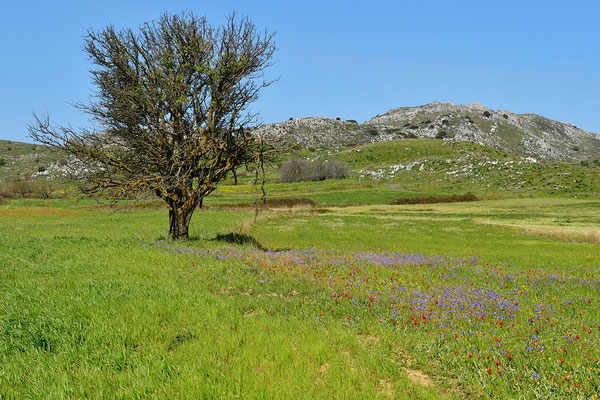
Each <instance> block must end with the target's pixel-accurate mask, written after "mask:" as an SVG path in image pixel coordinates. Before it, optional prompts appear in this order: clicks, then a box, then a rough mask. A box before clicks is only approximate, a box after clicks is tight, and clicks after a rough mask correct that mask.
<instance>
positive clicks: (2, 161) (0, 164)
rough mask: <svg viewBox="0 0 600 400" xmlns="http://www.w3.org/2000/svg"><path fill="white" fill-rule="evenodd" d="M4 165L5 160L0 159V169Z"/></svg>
mask: <svg viewBox="0 0 600 400" xmlns="http://www.w3.org/2000/svg"><path fill="white" fill-rule="evenodd" d="M3 165H6V160H5V159H4V158H0V167H1V166H3Z"/></svg>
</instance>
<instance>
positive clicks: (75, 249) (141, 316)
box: [0, 194, 600, 398]
mask: <svg viewBox="0 0 600 400" xmlns="http://www.w3.org/2000/svg"><path fill="white" fill-rule="evenodd" d="M338 196H342V194H339V195H338ZM350 196H351V197H354V196H355V195H354V194H350ZM597 208H598V202H597V200H576V199H560V198H558V199H556V198H555V199H552V198H549V199H512V200H500V201H484V202H476V203H456V204H434V205H410V206H355V207H343V208H330V209H329V212H327V213H325V214H311V215H304V212H303V211H301V210H299V211H298V212H291V213H290V212H283V213H272V212H269V213H265V214H262V215H261V216H259V220H258V223H257V224H256V225H254V226H253V227H252V228H251V229H250V230H246V233H247V234H249V235H251V237H253V238H255V239H257V240H258V241H259V242H260V243H261V244H262V245H263V246H264V247H266V248H272V249H276V248H309V247H317V248H324V249H326V248H330V249H344V250H345V251H346V250H360V251H363V250H375V251H386V250H391V251H416V252H421V253H427V254H431V255H438V254H449V255H457V256H467V257H473V256H478V257H480V258H481V259H482V261H481V262H490V263H493V264H494V265H505V266H510V268H513V269H516V270H525V269H527V268H530V267H535V268H542V269H546V270H551V269H552V268H554V267H561V268H564V267H566V266H571V265H583V264H587V265H590V266H596V265H597V264H598V263H599V261H600V256H599V255H598V254H599V253H598V251H597V250H598V245H597V244H591V243H578V242H567V241H564V240H557V239H556V238H551V237H545V236H542V235H531V234H524V233H521V232H520V231H518V230H516V229H515V226H521V227H527V226H547V227H553V228H558V229H567V228H568V229H571V230H572V229H593V228H594V227H595V226H597V225H598V222H600V221H599V218H598V216H597ZM252 216H253V214H252V212H248V213H245V212H232V211H210V210H205V211H201V210H199V211H197V213H196V214H195V216H194V219H193V221H192V227H191V235H192V238H193V239H192V240H191V241H189V242H187V243H186V245H187V246H192V247H193V248H196V249H209V250H210V249H218V248H225V247H228V246H230V244H229V243H226V242H223V241H219V240H215V239H216V238H217V235H218V234H227V233H231V232H238V231H239V229H240V226H241V225H242V223H243V222H244V221H248V220H252ZM166 219H167V218H166V213H165V211H164V210H140V211H132V212H127V213H123V212H117V213H114V212H111V211H110V210H107V209H103V208H97V207H95V206H94V203H93V202H92V201H89V200H87V201H71V200H52V201H49V202H44V201H40V200H37V201H36V200H15V201H6V202H5V203H4V204H3V205H0V221H1V223H0V235H1V236H0V237H1V238H2V241H1V244H0V247H1V251H0V274H1V277H2V278H1V279H0V286H1V287H2V290H0V304H1V313H0V330H1V332H2V335H0V395H1V396H3V397H4V398H24V397H30V398H147V397H158V398H235V397H236V396H239V397H242V398H331V397H333V398H367V397H368V398H377V397H381V398H385V397H387V396H388V395H389V394H392V395H393V396H394V397H395V398H438V397H440V396H444V397H448V398H450V397H465V396H466V397H470V396H475V397H477V396H482V397H487V396H489V394H490V393H491V392H490V391H489V388H487V389H485V390H483V391H481V390H479V389H477V388H476V387H473V385H474V384H475V383H476V381H475V380H473V379H475V378H473V377H471V378H469V380H468V381H465V382H468V383H465V385H466V386H461V387H460V390H459V391H453V390H452V387H453V386H456V385H457V382H456V381H447V380H446V379H457V377H459V376H460V373H459V372H460V371H459V370H456V368H458V367H457V366H456V365H455V364H452V363H454V361H452V360H445V359H444V360H442V362H443V363H446V362H448V363H449V364H448V365H449V366H452V365H453V367H452V368H451V369H448V370H447V371H444V370H443V369H439V368H438V369H431V368H430V367H428V365H430V361H432V360H431V359H429V358H428V357H427V355H426V353H420V351H422V350H423V347H422V346H417V347H415V348H414V349H411V346H410V340H416V339H415V337H414V336H411V335H408V336H403V334H402V333H400V332H398V331H396V330H394V329H390V327H389V326H387V325H385V326H381V325H380V324H378V323H376V322H375V321H370V320H369V319H368V318H366V317H363V318H362V319H353V320H351V321H346V319H345V317H344V316H345V314H346V313H350V312H352V309H351V308H350V309H348V308H344V307H341V308H340V309H339V310H337V311H336V313H335V315H331V316H328V317H327V318H322V317H319V312H322V311H323V310H324V309H329V307H330V304H331V301H332V300H331V297H330V294H329V292H328V290H330V289H327V290H323V287H322V286H321V285H320V284H317V283H311V282H310V281H297V280H295V279H288V278H285V276H284V279H277V280H275V281H273V283H271V284H269V285H265V284H261V283H259V282H258V281H257V278H256V275H253V274H252V273H248V272H247V269H246V268H247V267H246V265H245V264H244V263H242V262H240V261H233V260H229V261H217V260H214V259H210V258H202V257H200V258H198V257H196V256H192V255H188V256H180V255H175V254H170V253H168V252H165V251H162V250H160V249H158V248H152V247H151V248H148V247H145V246H144V245H143V244H144V243H150V242H151V241H152V240H155V239H158V238H161V237H162V236H163V235H164V233H165V231H166V222H167V221H166ZM508 225H510V226H508ZM244 226H248V225H247V224H244ZM565 238H568V235H567V236H565ZM508 262H510V264H506V263H508ZM349 315H350V314H349ZM407 341H408V342H407ZM425 344H426V342H424V344H423V345H425ZM417 349H421V350H419V352H418V353H415V352H414V351H415V350H417ZM409 360H413V361H412V364H411V362H409ZM444 365H445V364H444ZM406 368H409V369H408V371H409V373H408V375H407V372H405V371H406ZM411 368H412V369H411ZM415 368H417V369H422V370H423V371H425V373H427V374H429V375H430V377H429V378H428V379H432V380H433V381H435V382H436V383H435V386H423V385H421V384H419V383H417V382H416V381H414V380H411V379H409V377H408V376H409V375H411V376H414V374H415V372H410V371H414V369H415ZM469 376H470V375H469ZM490 384H491V385H492V388H493V389H494V390H496V391H497V393H499V397H503V396H502V395H501V394H504V395H508V394H510V393H512V392H511V391H510V390H508V389H506V388H504V387H503V386H502V385H504V384H506V382H503V381H498V382H497V383H496V385H497V386H493V385H494V383H493V382H492V383H490ZM523 390H525V389H523ZM523 393H530V394H531V393H533V392H528V391H527V390H525V391H524V392H523ZM543 393H545V392H543ZM547 393H554V392H547Z"/></svg>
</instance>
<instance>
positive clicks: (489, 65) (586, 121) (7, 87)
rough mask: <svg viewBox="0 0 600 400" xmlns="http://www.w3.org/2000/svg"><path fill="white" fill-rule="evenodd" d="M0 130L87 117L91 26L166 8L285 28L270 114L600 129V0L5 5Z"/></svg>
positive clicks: (266, 97) (22, 137) (20, 130)
mask: <svg viewBox="0 0 600 400" xmlns="http://www.w3.org/2000/svg"><path fill="white" fill-rule="evenodd" d="M2 11H3V12H2V21H1V22H2V23H1V24H0V50H1V53H0V54H2V62H0V94H1V96H0V118H1V120H2V124H1V126H0V139H10V140H19V141H31V140H30V139H29V138H28V137H27V130H26V125H27V123H28V121H29V120H30V119H31V112H32V111H33V110H35V111H37V112H38V113H45V112H48V113H49V115H50V117H51V120H52V121H54V122H58V123H63V124H66V123H70V124H72V125H73V126H86V125H87V120H86V117H85V116H83V115H81V114H80V113H79V112H78V111H76V110H74V109H73V108H72V107H71V106H70V103H73V102H76V101H85V100H86V99H87V97H88V96H89V95H90V94H91V92H92V90H93V87H92V86H91V85H90V79H89V73H88V69H89V68H90V63H89V62H88V60H87V57H86V55H85V54H84V53H83V51H82V50H81V46H82V44H83V38H82V37H83V35H84V34H85V32H86V30H87V29H88V28H91V29H93V30H99V29H101V28H103V27H104V26H106V25H108V24H111V23H112V24H114V25H115V26H116V27H137V26H139V25H140V24H142V23H143V22H145V21H150V20H152V19H156V18H157V17H159V16H160V15H161V14H162V13H163V12H169V13H178V12H181V11H192V12H194V13H195V14H197V15H205V16H206V17H207V18H208V19H209V20H210V22H211V23H213V24H214V25H219V24H221V23H222V22H223V21H224V19H225V17H226V16H227V15H228V14H230V13H231V12H233V11H237V12H239V13H242V14H245V15H248V16H249V17H250V19H251V20H252V21H253V22H254V23H255V24H256V25H257V26H258V27H259V28H264V29H269V30H271V31H276V32H277V35H276V42H277V47H278V48H279V50H278V52H277V55H276V58H277V60H278V62H277V64H276V65H274V66H273V67H272V68H271V69H270V70H269V75H270V76H271V77H280V78H281V79H280V80H279V82H277V83H275V84H274V85H273V86H271V87H269V88H266V89H265V90H264V91H263V92H262V93H261V98H260V100H259V101H258V102H257V103H255V105H254V107H255V110H257V111H259V112H260V113H261V116H262V121H263V122H265V123H270V122H279V121H282V120H286V119H288V118H289V117H295V118H298V117H305V116H324V117H331V118H335V117H341V118H342V119H356V120H358V121H360V122H363V121H365V120H368V119H369V118H371V117H373V116H375V115H377V114H381V113H383V112H385V111H387V110H388V109H391V108H394V107H401V106H414V105H421V104H426V103H429V102H431V101H451V102H454V103H459V104H463V103H472V102H481V103H483V104H485V105H487V106H488V107H490V108H494V109H506V110H511V111H514V112H517V113H527V112H532V113H536V114H541V115H544V116H547V117H549V118H552V119H556V120H559V121H564V122H571V123H573V124H575V125H577V126H579V127H582V128H584V129H587V130H590V131H593V132H600V107H599V106H600V97H599V94H600V25H599V23H598V20H599V17H600V2H595V1H571V2H566V1H526V0H521V1H502V2H489V1H481V0H480V1H460V0H457V1H421V2H419V1H401V0H399V1H389V2H387V1H385V2H373V3H371V4H367V2H365V1H360V2H351V1H346V2H338V1H318V2H313V1H301V2H300V1H297V2H291V3H286V2H283V1H261V2H258V1H211V2H205V1H197V0H196V1H176V0H175V1H124V0H121V1H112V0H106V1H102V2H100V1H94V2H91V1H90V2H87V1H78V2H75V1H53V2H47V1H39V2H27V1H23V2H17V1H13V2H3V4H2Z"/></svg>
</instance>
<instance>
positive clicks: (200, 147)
mask: <svg viewBox="0 0 600 400" xmlns="http://www.w3.org/2000/svg"><path fill="white" fill-rule="evenodd" d="M273 36H274V34H273V33H269V32H268V31H264V32H259V31H258V30H257V28H256V27H255V25H254V24H253V23H252V22H251V21H250V20H249V19H248V18H247V17H246V18H238V17H236V15H235V14H233V15H231V16H229V17H228V18H227V22H226V23H225V24H224V25H223V26H218V27H214V26H212V25H210V24H209V23H208V22H207V20H206V19H205V18H203V17H196V16H194V15H193V14H179V15H169V14H164V15H162V16H161V17H160V19H158V20H157V21H153V22H150V23H145V24H144V25H142V26H141V27H140V28H139V29H138V30H136V31H134V30H132V29H124V30H120V31H117V30H115V28H114V27H113V26H112V25H111V26H108V27H106V28H105V29H103V30H101V31H98V32H94V31H88V33H87V35H86V36H85V45H84V51H85V52H86V53H87V54H88V56H89V58H90V60H91V62H92V64H93V68H92V69H91V70H90V72H91V75H92V81H93V84H94V86H95V88H96V90H95V92H94V93H93V94H92V95H91V97H90V100H89V102H87V103H78V104H76V105H75V106H76V107H77V108H79V109H80V110H82V111H83V112H85V113H87V114H88V115H89V116H91V119H92V121H93V122H94V125H96V126H97V128H96V129H93V130H92V129H74V128H72V127H71V126H63V125H52V124H50V121H49V118H48V117H47V116H45V117H39V116H38V115H36V114H35V113H34V117H33V121H32V122H31V123H30V125H29V132H30V135H31V137H32V138H33V139H35V140H36V141H38V142H41V143H44V144H47V145H50V146H53V147H57V148H61V149H63V150H65V151H66V152H68V153H70V154H73V155H75V156H76V157H77V158H78V159H79V160H82V161H84V162H86V163H88V164H89V166H90V168H89V174H88V175H87V177H86V180H85V182H86V184H85V185H84V186H83V190H84V191H85V192H88V193H93V192H99V191H104V192H105V191H108V192H110V194H111V196H117V197H118V196H128V197H131V196H132V195H136V194H139V193H148V192H153V193H154V194H155V195H156V196H158V197H160V198H161V199H163V200H164V201H165V202H167V204H168V205H169V234H168V236H169V237H171V238H175V239H179V238H187V237H188V227H189V222H190V219H191V217H192V214H193V212H194V210H195V209H196V207H198V206H201V205H202V200H203V198H204V197H205V196H207V195H208V194H210V193H211V192H212V191H214V190H215V189H216V187H217V184H218V183H219V182H220V181H221V180H222V179H223V178H224V177H225V176H226V174H227V173H228V172H230V171H234V170H235V168H236V167H237V166H239V165H240V164H243V163H248V162H251V161H253V160H256V159H257V153H258V152H259V151H258V150H259V148H260V147H261V141H262V139H261V138H258V137H255V136H253V135H252V134H251V133H250V131H249V129H248V128H249V127H252V126H253V124H255V123H256V117H257V115H256V114H253V113H252V112H250V110H249V105H250V104H251V103H252V102H254V101H255V100H256V99H257V98H258V94H259V91H260V90H261V89H262V88H264V87H266V86H268V85H270V84H271V83H272V82H269V81H265V80H264V79H263V78H264V71H265V69H266V68H268V67H269V66H270V65H272V62H273V54H274V52H275V44H274V40H273ZM258 161H261V157H258Z"/></svg>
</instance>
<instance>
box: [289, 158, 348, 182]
mask: <svg viewBox="0 0 600 400" xmlns="http://www.w3.org/2000/svg"><path fill="white" fill-rule="evenodd" d="M279 174H280V175H281V182H284V183H289V182H306V181H323V180H325V179H344V178H346V177H347V176H348V167H347V166H345V165H343V164H340V163H338V162H337V161H334V160H325V161H307V160H300V159H295V160H290V161H287V162H285V163H283V164H282V165H281V167H279Z"/></svg>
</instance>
